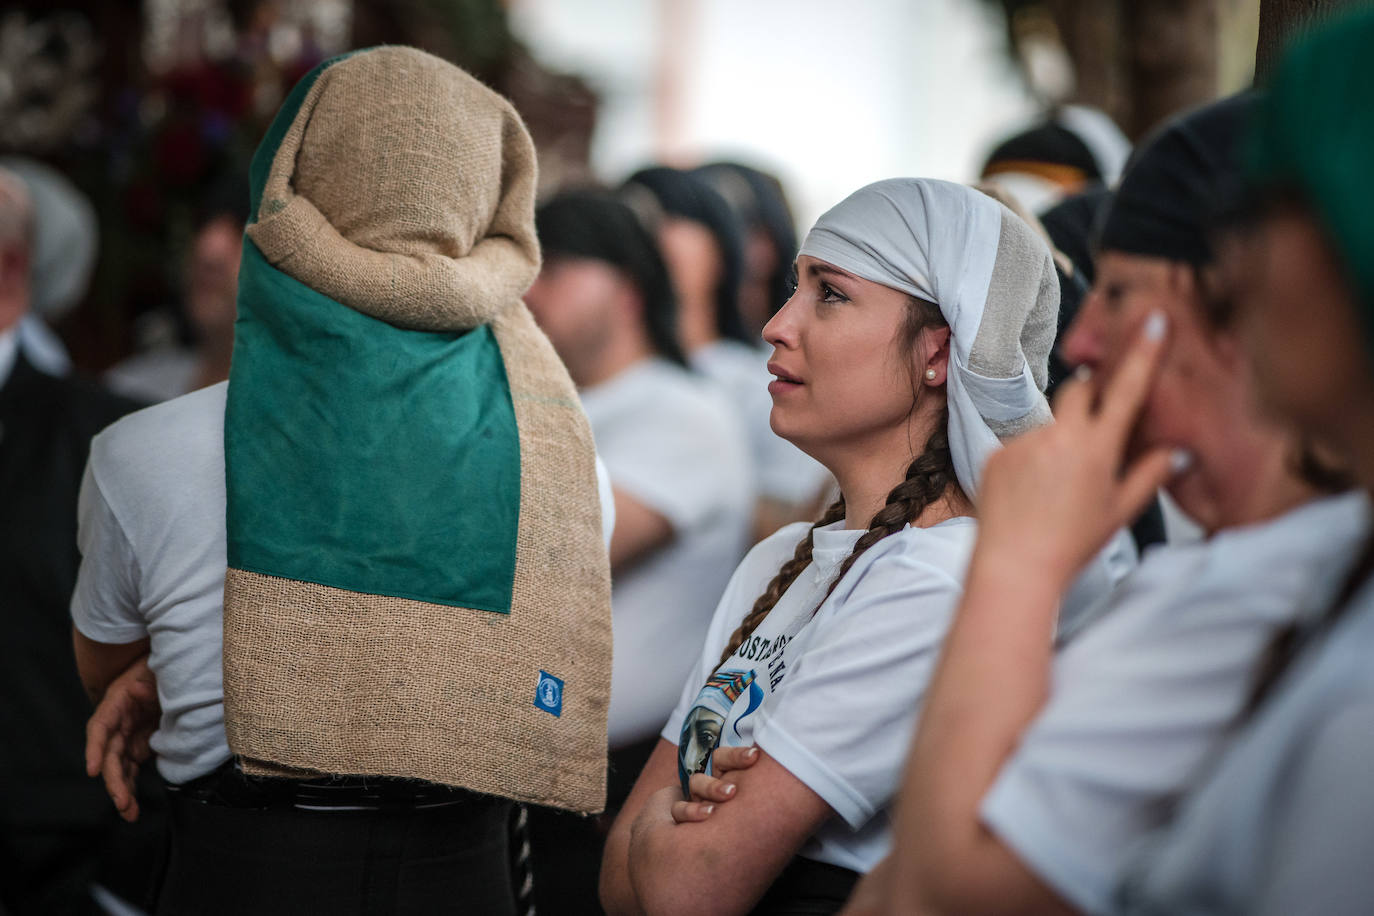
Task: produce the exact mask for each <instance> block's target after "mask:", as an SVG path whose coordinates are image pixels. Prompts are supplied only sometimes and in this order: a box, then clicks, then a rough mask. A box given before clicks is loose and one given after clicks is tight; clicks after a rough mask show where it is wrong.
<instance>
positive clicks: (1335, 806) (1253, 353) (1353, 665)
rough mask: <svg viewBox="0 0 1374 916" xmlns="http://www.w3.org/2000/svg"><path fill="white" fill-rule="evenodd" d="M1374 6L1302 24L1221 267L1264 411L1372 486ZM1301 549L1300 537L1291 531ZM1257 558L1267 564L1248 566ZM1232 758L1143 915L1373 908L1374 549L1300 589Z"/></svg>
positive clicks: (1266, 108) (1182, 836)
mask: <svg viewBox="0 0 1374 916" xmlns="http://www.w3.org/2000/svg"><path fill="white" fill-rule="evenodd" d="M1371 48H1374V12H1371V11H1369V10H1368V9H1365V10H1362V11H1357V12H1352V13H1350V14H1347V15H1345V16H1343V17H1341V18H1339V19H1335V20H1334V21H1331V22H1330V23H1328V24H1325V25H1323V26H1320V27H1317V28H1316V29H1314V30H1312V31H1311V32H1310V33H1309V34H1307V35H1305V36H1302V37H1300V38H1299V39H1298V40H1297V41H1296V42H1295V43H1294V44H1293V45H1292V46H1291V47H1290V48H1289V50H1288V51H1287V53H1286V54H1285V55H1284V57H1283V58H1282V59H1281V62H1280V63H1279V65H1278V67H1277V69H1276V70H1275V73H1274V77H1273V82H1272V83H1271V85H1270V88H1269V92H1268V95H1267V98H1266V100H1265V102H1264V103H1263V104H1262V105H1261V107H1260V110H1259V112H1258V116H1257V118H1256V119H1255V126H1254V129H1253V132H1252V135H1251V145H1250V158H1249V162H1248V169H1247V173H1248V175H1247V177H1248V185H1249V190H1248V197H1249V201H1248V203H1247V204H1246V205H1245V206H1244V208H1243V212H1242V213H1241V214H1240V218H1241V219H1242V220H1243V225H1242V229H1241V231H1240V233H1239V235H1238V237H1236V238H1235V239H1234V240H1233V243H1232V244H1229V245H1227V246H1226V248H1225V255H1226V257H1224V259H1223V262H1224V266H1225V272H1226V274H1227V275H1228V277H1229V278H1230V280H1231V289H1232V290H1233V293H1234V299H1233V306H1234V311H1235V314H1236V316H1237V320H1238V321H1239V322H1240V324H1241V327H1242V332H1243V337H1244V339H1245V341H1246V344H1247V348H1248V350H1249V354H1250V358H1251V360H1252V361H1253V363H1254V371H1255V375H1256V378H1257V380H1258V384H1259V387H1260V389H1261V393H1262V395H1263V401H1264V403H1265V406H1266V407H1267V409H1268V410H1270V411H1272V412H1273V413H1274V414H1276V415H1278V416H1280V417H1282V418H1283V419H1284V420H1285V421H1287V422H1290V423H1292V424H1293V425H1294V426H1295V427H1296V428H1297V429H1298V430H1300V431H1301V432H1302V433H1303V434H1304V435H1307V436H1310V437H1312V438H1313V439H1314V440H1315V441H1319V442H1322V443H1324V444H1325V445H1326V446H1327V447H1328V448H1331V449H1334V450H1335V451H1336V453H1337V454H1340V455H1342V456H1344V457H1345V458H1346V459H1347V460H1348V461H1349V466H1350V468H1351V470H1352V472H1353V474H1354V475H1355V477H1356V478H1357V479H1358V481H1359V484H1360V486H1361V487H1362V488H1364V489H1365V490H1366V491H1369V490H1374V221H1371V220H1370V212H1371V209H1374V177H1371V173H1370V169H1369V164H1370V163H1371V162H1374V111H1372V110H1371V108H1370V105H1369V101H1370V98H1371V96H1370V91H1371V89H1372V88H1374V57H1371V55H1370V49H1371ZM1293 547H1294V548H1295V549H1297V548H1298V547H1299V545H1298V544H1297V543H1296V542H1295V543H1294V545H1293ZM1256 568H1259V564H1258V563H1257V564H1256ZM1305 597H1306V601H1305V604H1306V606H1307V613H1305V614H1304V615H1303V616H1302V617H1301V618H1300V619H1299V620H1298V621H1297V626H1295V627H1294V628H1293V629H1291V630H1290V631H1288V632H1286V633H1284V634H1282V635H1281V637H1280V638H1277V639H1276V640H1275V641H1274V643H1273V645H1272V647H1271V652H1270V653H1269V656H1268V659H1267V664H1266V665H1265V667H1264V669H1263V670H1262V671H1261V672H1260V676H1259V678H1258V680H1257V683H1256V684H1255V685H1254V690H1253V692H1252V695H1251V697H1250V703H1249V708H1248V709H1247V711H1246V714H1245V717H1244V719H1245V721H1244V722H1243V723H1241V724H1240V725H1239V727H1237V728H1236V729H1235V731H1234V734H1233V737H1232V740H1231V742H1230V745H1229V746H1228V747H1227V749H1226V751H1225V753H1224V754H1221V755H1219V757H1218V758H1217V759H1216V760H1215V761H1214V765H1213V766H1212V767H1211V768H1210V770H1209V772H1208V774H1207V776H1206V778H1205V779H1204V780H1202V781H1201V782H1200V784H1199V785H1198V786H1197V787H1196V788H1195V790H1194V791H1193V793H1192V794H1191V795H1190V796H1189V797H1188V798H1187V799H1186V800H1185V801H1184V802H1183V803H1182V805H1180V807H1179V809H1178V814H1177V816H1176V817H1175V818H1174V819H1173V822H1172V824H1171V825H1170V826H1169V827H1168V828H1167V829H1166V830H1164V831H1162V832H1161V834H1160V835H1158V836H1156V837H1154V838H1152V840H1151V841H1150V842H1148V843H1145V844H1142V854H1141V856H1140V858H1139V859H1138V860H1137V861H1136V862H1135V863H1133V864H1132V866H1131V867H1130V868H1129V869H1128V878H1127V881H1126V882H1125V884H1124V886H1123V888H1122V891H1121V893H1119V894H1118V901H1119V904H1120V906H1119V910H1120V911H1122V912H1124V913H1129V914H1141V916H1156V914H1166V913H1191V912H1202V911H1205V912H1208V913H1215V914H1221V916H1231V914H1236V916H1239V914H1258V916H1276V914H1287V913H1321V914H1323V916H1353V914H1357V913H1367V912H1369V907H1370V900H1371V899H1374V871H1371V869H1370V862H1371V861H1372V860H1374V786H1371V783H1370V776H1369V773H1370V769H1369V761H1370V759H1371V756H1374V666H1372V665H1371V663H1370V662H1371V659H1372V658H1374V545H1371V543H1369V542H1366V543H1365V544H1364V549H1363V552H1362V554H1361V555H1360V557H1359V558H1358V560H1357V561H1356V562H1355V563H1354V565H1353V566H1352V567H1350V568H1349V569H1348V570H1346V569H1337V570H1335V574H1334V575H1332V576H1329V577H1328V578H1327V580H1326V581H1324V582H1321V583H1319V584H1318V585H1317V586H1316V587H1314V588H1312V589H1311V590H1310V591H1309V592H1308V594H1307V595H1306V596H1305Z"/></svg>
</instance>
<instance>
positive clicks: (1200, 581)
mask: <svg viewBox="0 0 1374 916" xmlns="http://www.w3.org/2000/svg"><path fill="white" fill-rule="evenodd" d="M1368 525H1369V512H1368V506H1367V503H1366V501H1365V499H1364V497H1363V496H1362V495H1359V494H1354V495H1347V496H1341V497H1332V498H1327V499H1321V500H1317V501H1315V502H1311V503H1308V504H1306V505H1304V506H1301V507H1299V508H1297V509H1294V510H1292V511H1290V512H1288V513H1286V514H1284V515H1282V516H1280V517H1279V518H1276V519H1273V520H1271V521H1268V522H1264V523H1261V524H1257V525H1249V526H1245V527H1242V528H1234V529H1229V530H1226V531H1222V532H1219V533H1218V534H1216V535H1215V536H1213V537H1212V538H1211V539H1210V540H1208V541H1205V542H1199V543H1194V544H1187V545H1181V546H1161V547H1157V548H1155V549H1153V550H1151V551H1150V552H1149V553H1147V555H1146V557H1145V560H1144V562H1143V563H1142V564H1141V565H1140V567H1139V568H1138V569H1137V571H1136V572H1135V573H1134V574H1133V575H1131V576H1130V577H1128V578H1127V579H1126V580H1125V581H1124V582H1123V583H1122V584H1121V585H1120V586H1119V588H1118V590H1117V592H1116V593H1115V595H1114V596H1113V597H1112V599H1111V607H1110V608H1109V610H1108V611H1107V613H1105V614H1104V615H1103V616H1102V617H1101V618H1100V619H1098V620H1097V621H1096V622H1094V623H1092V624H1091V625H1089V626H1088V627H1087V628H1086V629H1085V630H1083V631H1082V632H1081V633H1080V634H1079V635H1078V636H1077V637H1076V638H1075V639H1073V640H1072V641H1071V642H1069V644H1068V645H1067V646H1066V647H1065V648H1064V649H1063V650H1062V651H1061V652H1060V653H1059V654H1058V655H1057V656H1056V658H1055V661H1054V669H1053V675H1052V691H1051V695H1050V699H1049V701H1048V703H1047V704H1046V706H1045V708H1044V709H1043V710H1042V711H1041V713H1040V715H1039V716H1038V717H1037V718H1036V720H1035V721H1034V722H1033V723H1032V724H1031V725H1030V727H1029V728H1028V729H1027V730H1026V732H1025V734H1024V735H1023V736H1022V739H1021V742H1020V745H1019V747H1018V748H1017V750H1016V752H1015V753H1014V754H1013V755H1012V757H1011V758H1010V759H1009V760H1008V761H1007V762H1006V764H1005V765H1004V766H1003V768H1002V771H1001V773H1000V774H999V775H998V777H997V781H996V782H995V783H994V784H993V786H992V789H991V790H990V791H989V793H988V795H987V796H986V797H985V798H984V800H983V803H982V819H983V822H984V823H985V824H986V825H987V826H988V827H989V828H990V829H991V830H992V831H993V832H994V833H996V834H997V835H998V836H999V837H1000V838H1001V839H1002V841H1003V842H1004V843H1006V844H1007V845H1008V846H1010V847H1011V848H1012V849H1013V850H1015V852H1016V853H1017V855H1018V857H1019V858H1020V859H1021V860H1022V861H1023V862H1024V863H1025V864H1026V865H1027V866H1028V867H1029V868H1030V869H1031V870H1033V871H1034V872H1036V873H1037V874H1038V875H1039V876H1040V877H1041V879H1043V880H1044V881H1046V882H1047V883H1048V884H1050V885H1051V886H1052V887H1054V888H1055V889H1056V890H1057V891H1058V892H1059V893H1060V894H1061V895H1063V896H1064V898H1065V899H1067V900H1068V901H1069V902H1070V903H1072V904H1074V906H1076V907H1077V908H1079V909H1081V910H1083V911H1085V912H1090V913H1101V912H1106V911H1107V910H1108V909H1109V906H1110V901H1111V896H1112V892H1113V890H1114V888H1115V886H1116V883H1117V881H1118V879H1119V877H1120V874H1121V869H1122V867H1123V866H1124V865H1125V863H1126V861H1127V860H1128V858H1129V853H1130V849H1131V848H1132V846H1133V845H1134V844H1135V843H1136V842H1137V841H1138V840H1139V838H1140V837H1141V836H1142V835H1144V834H1146V833H1147V832H1148V831H1149V830H1151V829H1152V828H1154V827H1157V826H1158V825H1159V824H1160V823H1161V822H1162V821H1163V819H1164V818H1165V817H1166V816H1167V813H1168V811H1169V810H1170V806H1171V805H1172V804H1173V803H1174V802H1175V801H1177V799H1178V798H1179V796H1180V795H1181V794H1182V793H1183V792H1184V791H1185V790H1186V789H1187V787H1188V786H1189V785H1191V784H1192V782H1193V781H1194V780H1195V779H1196V778H1197V776H1198V772H1199V769H1200V768H1201V767H1203V766H1204V764H1205V763H1206V761H1207V760H1208V759H1210V757H1211V756H1212V755H1213V754H1214V753H1215V752H1216V749H1217V747H1218V746H1219V745H1220V743H1221V742H1222V741H1223V740H1224V739H1225V737H1226V732H1227V729H1228V727H1229V726H1230V725H1231V724H1232V723H1233V722H1234V721H1235V719H1236V717H1237V715H1238V714H1239V712H1240V709H1241V707H1242V706H1243V704H1244V702H1245V698H1246V696H1247V695H1248V693H1249V691H1250V688H1251V684H1252V682H1253V679H1254V676H1255V671H1256V668H1257V666H1258V664H1259V660H1260V658H1261V656H1262V655H1263V652H1264V650H1265V648H1266V647H1267V646H1268V644H1269V642H1270V640H1271V639H1272V638H1273V636H1274V634H1275V633H1276V632H1277V631H1278V630H1280V629H1281V628H1283V627H1285V626H1287V625H1289V624H1291V623H1293V622H1294V621H1295V620H1298V619H1299V618H1300V615H1301V614H1302V613H1303V609H1304V607H1310V604H1311V599H1312V598H1313V590H1314V588H1315V587H1316V584H1317V583H1320V582H1323V581H1326V580H1328V579H1330V578H1331V576H1332V570H1335V569H1341V568H1344V567H1345V566H1346V565H1347V564H1348V563H1349V561H1350V559H1351V557H1352V556H1353V554H1354V552H1355V551H1356V550H1357V549H1358V547H1359V544H1360V542H1361V538H1362V536H1363V534H1364V533H1365V532H1366V531H1367V530H1368ZM1318 600H1320V599H1318Z"/></svg>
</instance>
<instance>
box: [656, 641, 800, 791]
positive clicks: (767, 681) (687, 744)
mask: <svg viewBox="0 0 1374 916" xmlns="http://www.w3.org/2000/svg"><path fill="white" fill-rule="evenodd" d="M790 641H791V635H790V634H780V635H778V636H776V637H774V638H772V639H769V638H767V637H761V636H754V637H751V638H750V639H748V640H746V641H745V642H744V644H743V645H741V646H740V647H739V649H737V650H736V651H735V654H734V655H732V656H730V658H729V660H728V661H727V662H726V665H727V666H728V667H722V668H720V669H718V670H717V671H716V673H715V674H713V675H711V677H710V678H709V679H708V680H707V681H706V684H705V686H703V687H702V688H701V692H700V693H698V694H697V700H696V703H694V704H693V705H692V708H691V709H690V710H688V712H687V716H686V718H684V719H683V721H682V732H681V734H680V736H679V737H678V754H677V775H678V779H679V781H680V782H681V783H682V795H683V797H684V798H691V792H690V790H689V788H688V783H689V780H690V778H691V776H692V774H693V773H707V774H710V773H711V755H712V754H713V753H714V752H715V749H716V748H717V747H719V746H720V743H721V741H722V739H724V740H725V743H726V744H729V745H733V744H735V743H736V741H739V742H741V743H748V742H747V741H746V739H745V738H744V736H743V735H742V734H741V733H740V730H739V728H740V723H742V722H744V721H745V720H746V719H747V718H748V717H749V716H751V715H752V714H753V713H754V712H755V710H757V709H758V708H759V706H760V705H762V703H763V700H764V697H765V696H766V695H767V694H770V693H772V692H773V691H775V690H776V689H777V688H778V685H779V684H780V683H781V682H782V679H783V677H785V676H786V673H787V664H786V662H785V660H784V656H783V649H785V648H786V646H787V644H788V642H790ZM750 662H753V663H754V665H753V666H750V667H744V666H746V665H749V663H750ZM765 685H766V686H765ZM727 724H728V726H729V730H728V732H727ZM730 733H733V737H734V739H735V740H730Z"/></svg>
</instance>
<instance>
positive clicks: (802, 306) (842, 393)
mask: <svg viewBox="0 0 1374 916" xmlns="http://www.w3.org/2000/svg"><path fill="white" fill-rule="evenodd" d="M913 307H914V306H913V304H912V301H911V297H910V296H908V295H907V294H906V293H904V292H901V291H899V290H895V289H891V288H889V287H886V286H883V285H881V284H878V283H873V282H871V281H869V280H864V279H861V278H859V277H856V276H854V275H852V274H849V273H847V272H845V271H842V270H840V269H839V268H837V267H834V266H832V265H830V264H827V263H826V262H824V261H821V260H818V259H816V258H812V257H808V256H806V255H802V256H801V257H798V258H797V291H796V292H795V293H794V294H793V295H792V298H790V299H788V300H787V302H786V304H784V305H783V307H782V309H780V310H779V311H778V313H777V314H776V315H774V316H773V318H772V319H771V320H770V321H769V322H768V324H767V325H766V326H765V327H764V329H763V337H764V340H765V341H766V342H767V343H769V344H771V345H772V347H773V354H772V356H771V357H770V361H769V363H768V369H769V372H771V373H772V374H773V375H774V376H775V379H774V381H773V382H771V383H770V384H769V386H768V390H769V393H770V394H771V395H772V397H773V410H772V413H771V414H770V417H769V419H770V423H771V425H772V427H773V431H774V432H775V433H777V434H778V435H779V436H782V437H783V438H784V439H787V440H789V441H791V442H792V443H794V444H795V445H797V446H798V447H800V448H801V449H802V450H803V451H805V452H807V453H808V454H810V455H812V456H813V457H815V458H816V459H817V460H819V461H821V463H823V464H829V463H830V459H831V458H832V456H833V455H835V454H836V453H838V452H839V451H841V450H846V449H850V450H852V449H864V448H869V447H871V448H882V447H883V446H884V445H885V444H887V443H889V442H906V443H908V444H909V445H910V446H911V449H915V450H916V451H919V449H920V448H921V447H922V446H923V445H924V444H925V441H926V438H927V436H928V435H929V433H928V431H926V432H923V433H918V434H916V435H914V436H909V435H908V433H910V432H911V430H912V422H913V419H914V417H913V409H914V408H915V407H916V406H917V401H918V397H917V392H918V390H920V389H921V388H922V386H923V385H926V386H929V387H930V388H931V396H930V397H926V396H925V395H924V394H923V395H922V396H921V397H920V401H921V402H922V405H923V406H924V405H926V404H927V402H928V403H929V406H930V407H931V408H932V412H933V410H934V408H937V407H938V406H942V405H943V384H944V364H943V362H942V363H941V364H940V365H939V371H938V375H937V379H936V380H927V379H925V376H924V373H925V370H926V367H927V363H928V362H929V361H930V360H931V359H932V357H934V355H935V354H936V352H937V351H938V350H939V349H940V346H941V343H942V342H947V341H948V339H949V329H948V328H928V329H926V330H923V331H921V332H920V333H919V335H918V336H917V339H916V340H915V341H914V342H910V345H908V341H907V334H906V328H907V324H906V322H907V316H908V313H909V310H910V309H912V308H913ZM946 352H947V351H946ZM934 386H940V387H939V388H938V396H936V394H935V390H936V389H935V387H934ZM936 401H939V404H936V403H935V402H936ZM908 440H910V441H909V442H908ZM911 449H904V450H903V454H902V455H900V456H897V458H898V460H900V461H901V462H902V464H901V466H905V462H907V461H909V460H910V454H909V452H910V451H911Z"/></svg>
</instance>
